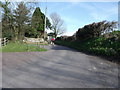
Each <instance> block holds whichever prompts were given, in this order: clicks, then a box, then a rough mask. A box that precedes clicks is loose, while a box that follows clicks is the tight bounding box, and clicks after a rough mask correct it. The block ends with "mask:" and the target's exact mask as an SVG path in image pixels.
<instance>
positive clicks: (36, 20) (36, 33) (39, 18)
mask: <svg viewBox="0 0 120 90" xmlns="http://www.w3.org/2000/svg"><path fill="white" fill-rule="evenodd" d="M44 24H45V15H44V13H42V12H41V10H40V8H39V7H37V8H36V9H35V11H34V13H33V15H32V20H31V30H29V31H27V32H26V36H27V37H35V38H36V37H41V38H43V36H44ZM46 28H51V23H50V21H49V19H48V18H46Z"/></svg>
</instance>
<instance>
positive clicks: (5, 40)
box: [0, 38, 8, 47]
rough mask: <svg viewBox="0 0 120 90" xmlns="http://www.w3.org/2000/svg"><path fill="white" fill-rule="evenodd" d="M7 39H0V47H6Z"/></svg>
mask: <svg viewBox="0 0 120 90" xmlns="http://www.w3.org/2000/svg"><path fill="white" fill-rule="evenodd" d="M7 41H8V40H7V38H0V47H1V46H5V45H7Z"/></svg>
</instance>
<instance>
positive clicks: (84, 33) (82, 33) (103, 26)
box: [76, 21, 117, 40]
mask: <svg viewBox="0 0 120 90" xmlns="http://www.w3.org/2000/svg"><path fill="white" fill-rule="evenodd" d="M116 24H117V22H114V21H113V22H107V21H102V22H98V23H92V24H89V25H85V26H84V27H83V28H79V29H78V31H77V32H76V37H77V39H78V40H83V39H84V40H87V39H90V38H95V37H99V36H100V35H102V34H104V33H107V32H111V31H113V30H114V29H115V28H116V26H117V25H116Z"/></svg>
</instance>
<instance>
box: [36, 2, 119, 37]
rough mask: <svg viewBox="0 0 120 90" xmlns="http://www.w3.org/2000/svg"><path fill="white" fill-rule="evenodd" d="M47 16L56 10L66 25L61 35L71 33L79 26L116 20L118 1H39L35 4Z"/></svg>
mask: <svg viewBox="0 0 120 90" xmlns="http://www.w3.org/2000/svg"><path fill="white" fill-rule="evenodd" d="M46 5H47V17H48V18H49V19H50V14H51V13H53V12H56V13H57V14H59V15H60V16H61V18H62V19H63V20H64V22H65V25H66V28H67V30H66V32H65V34H63V35H68V36H70V35H73V34H74V33H75V32H76V31H77V30H78V29H79V28H82V27H83V26H85V25H87V24H91V23H93V22H99V21H103V20H107V21H118V2H47V3H46V2H41V3H39V4H37V6H39V7H40V8H41V11H42V12H43V13H44V12H45V6H46Z"/></svg>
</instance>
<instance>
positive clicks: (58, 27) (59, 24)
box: [50, 13, 65, 38]
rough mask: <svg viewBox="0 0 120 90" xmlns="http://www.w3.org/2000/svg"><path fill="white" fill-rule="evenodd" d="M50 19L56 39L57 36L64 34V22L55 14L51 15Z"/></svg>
mask: <svg viewBox="0 0 120 90" xmlns="http://www.w3.org/2000/svg"><path fill="white" fill-rule="evenodd" d="M50 17H51V20H52V31H53V33H54V34H55V38H57V36H58V35H61V34H63V33H64V32H65V26H64V21H63V20H62V19H61V17H60V16H59V15H58V14H57V13H52V14H51V15H50Z"/></svg>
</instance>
